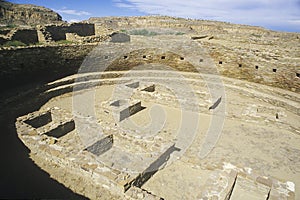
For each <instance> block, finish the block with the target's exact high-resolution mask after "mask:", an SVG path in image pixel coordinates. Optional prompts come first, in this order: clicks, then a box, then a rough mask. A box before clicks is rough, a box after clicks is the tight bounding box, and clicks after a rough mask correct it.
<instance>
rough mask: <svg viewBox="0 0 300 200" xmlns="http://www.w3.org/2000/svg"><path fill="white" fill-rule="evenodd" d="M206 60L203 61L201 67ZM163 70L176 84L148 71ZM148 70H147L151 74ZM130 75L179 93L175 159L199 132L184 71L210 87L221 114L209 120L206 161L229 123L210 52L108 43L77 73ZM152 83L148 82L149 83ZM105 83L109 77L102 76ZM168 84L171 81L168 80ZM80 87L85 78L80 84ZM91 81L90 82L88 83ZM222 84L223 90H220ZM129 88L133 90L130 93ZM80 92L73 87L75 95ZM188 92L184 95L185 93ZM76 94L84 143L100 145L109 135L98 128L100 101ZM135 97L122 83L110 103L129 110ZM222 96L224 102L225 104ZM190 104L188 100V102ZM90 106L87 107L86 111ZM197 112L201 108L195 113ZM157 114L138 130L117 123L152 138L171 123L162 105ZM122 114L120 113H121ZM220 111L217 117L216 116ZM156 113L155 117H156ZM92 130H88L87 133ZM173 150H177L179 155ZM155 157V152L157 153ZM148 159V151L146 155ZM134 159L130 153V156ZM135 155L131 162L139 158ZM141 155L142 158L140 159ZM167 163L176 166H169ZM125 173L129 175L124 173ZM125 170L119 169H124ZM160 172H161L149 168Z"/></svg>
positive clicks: (160, 42) (168, 44)
mask: <svg viewBox="0 0 300 200" xmlns="http://www.w3.org/2000/svg"><path fill="white" fill-rule="evenodd" d="M200 60H201V62H200ZM153 68H154V69H159V70H164V71H168V73H171V72H172V74H173V81H170V80H169V79H164V78H163V77H161V79H159V78H158V77H157V76H152V77H151V76H150V77H149V76H148V73H149V69H153ZM147 69H148V70H147ZM116 70H122V71H126V73H125V74H124V78H125V77H129V79H130V78H132V77H131V74H133V75H134V74H135V71H137V70H142V73H140V76H139V77H138V79H135V83H132V84H138V83H139V81H142V80H143V82H144V84H150V83H154V84H156V85H160V86H161V87H165V88H167V89H168V90H170V91H171V92H172V93H173V94H174V98H175V99H174V100H177V101H178V102H179V104H180V110H181V117H180V118H181V121H180V126H179V129H178V131H177V136H176V137H175V138H174V141H175V142H174V145H173V148H174V149H175V150H176V153H175V154H174V155H176V156H174V157H177V158H178V157H180V156H181V155H183V154H184V153H185V151H186V149H187V148H188V147H189V146H190V145H191V144H192V142H193V140H194V138H195V135H196V134H197V128H198V121H199V119H198V113H199V111H198V110H195V112H188V110H189V104H188V103H187V102H188V101H192V102H194V103H195V105H198V104H199V102H198V99H197V98H196V97H195V93H196V92H197V91H194V89H193V88H191V87H190V85H189V81H188V80H186V77H184V76H182V75H181V72H193V73H195V74H197V75H198V79H203V80H204V82H206V90H207V91H208V92H209V94H210V97H211V101H219V102H218V104H219V105H218V110H217V111H216V110H212V112H213V113H214V114H213V115H212V119H211V121H210V126H209V129H208V130H207V133H206V140H205V142H204V143H203V145H202V148H201V151H200V152H199V157H200V158H204V157H205V156H207V155H208V154H209V152H210V151H211V150H212V149H213V147H214V145H215V144H216V142H217V140H218V138H219V136H220V134H221V132H222V127H223V123H224V118H225V92H224V87H223V83H222V80H221V79H220V78H218V76H217V75H218V72H217V68H216V67H215V65H214V62H213V60H212V59H211V58H210V57H209V55H208V54H207V53H206V51H205V50H204V49H203V48H202V47H201V46H200V45H199V43H197V42H195V41H192V40H187V39H186V40H178V39H172V38H171V39H170V38H169V37H168V38H165V39H163V38H160V39H155V38H152V40H147V41H145V40H144V39H143V38H138V37H136V38H133V39H132V41H131V42H130V43H111V42H107V43H103V44H100V45H99V46H98V47H96V48H95V49H94V50H93V51H92V52H91V53H90V54H89V55H88V57H87V58H86V59H85V61H84V62H83V64H82V65H81V67H80V69H79V71H78V74H79V75H81V74H88V73H91V72H105V71H116ZM202 73H210V74H214V75H215V81H214V82H213V83H212V82H210V81H207V80H206V77H205V76H203V77H201V74H202ZM145 78H147V80H145ZM100 79H104V80H105V77H100ZM166 80H168V81H166ZM75 81H76V82H80V81H81V78H78V79H76V80H75ZM86 81H89V78H87V80H86ZM216 85H218V87H216ZM128 88H129V89H128ZM77 90H78V87H77V86H75V87H74V91H75V92H76V91H77ZM183 91H184V92H183ZM75 92H74V95H73V114H74V119H75V124H76V129H77V131H78V134H79V135H80V138H81V140H82V142H83V144H84V145H85V146H86V147H88V146H91V145H92V144H93V143H94V142H95V141H97V140H98V139H100V138H102V137H103V136H104V133H103V130H102V127H101V126H100V125H99V124H98V123H97V118H96V111H95V104H94V102H95V101H97V99H94V98H95V92H94V91H91V92H89V93H85V95H80V96H78V95H76V93H75ZM133 92H134V87H127V90H126V89H124V83H123V81H121V82H120V83H117V84H116V85H115V90H114V93H113V96H112V99H111V102H112V103H113V102H115V103H116V104H118V105H119V104H120V102H121V101H123V102H122V103H123V104H124V105H122V106H127V107H129V108H130V105H129V104H130V102H129V101H128V99H130V98H131V96H132V94H133ZM222 97H223V101H220V100H221V99H222ZM187 100H188V101H187ZM82 104H86V105H88V106H82ZM197 108H198V107H197V106H196V107H195V109H197ZM155 109H156V112H151V114H150V116H151V122H150V123H149V124H147V125H145V126H144V127H138V126H137V125H136V124H135V123H132V122H131V121H130V118H129V119H127V120H126V121H125V122H126V123H120V122H119V119H118V117H119V116H118V115H115V118H114V119H115V124H118V125H119V127H120V128H121V129H122V130H123V131H124V132H127V133H129V134H130V133H131V134H132V133H133V134H135V132H134V131H130V130H135V129H141V128H142V131H143V132H148V134H150V135H151V136H153V135H155V134H158V133H159V131H160V130H162V128H163V126H164V123H165V122H166V119H165V117H166V116H165V114H164V110H163V108H162V107H160V106H157V107H156V108H155ZM116 112H117V113H119V112H120V111H119V110H118V111H116ZM215 112H218V114H216V113H215ZM155 113H156V114H155ZM86 118H90V123H93V125H92V127H94V128H93V130H91V129H88V126H91V124H86V123H85V120H83V119H86ZM87 129H88V130H89V131H87ZM175 150H174V151H175ZM153 153H155V152H153ZM147 154H148V152H147ZM127 155H130V154H127ZM134 156H135V155H130V156H129V157H134ZM139 156H140V155H139ZM168 163H171V161H169V162H168ZM125 169H126V170H130V169H127V168H125ZM119 170H120V169H119ZM149 170H157V169H155V168H154V169H149Z"/></svg>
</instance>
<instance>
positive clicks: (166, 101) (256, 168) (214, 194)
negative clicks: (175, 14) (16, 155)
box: [0, 16, 300, 200]
mask: <svg viewBox="0 0 300 200" xmlns="http://www.w3.org/2000/svg"><path fill="white" fill-rule="evenodd" d="M145 30H146V31H145ZM133 33H134V34H133ZM153 33H155V34H153ZM274 38H277V39H274ZM15 40H17V41H20V42H22V43H24V44H26V45H25V46H22V47H21V46H19V47H12V46H11V47H5V46H3V47H1V49H0V58H1V59H0V66H1V73H0V80H1V83H2V84H1V87H0V89H1V90H2V91H5V90H6V89H7V87H8V86H10V87H12V88H13V87H15V88H17V87H20V86H22V85H26V84H34V83H38V84H37V86H36V87H34V88H32V89H30V90H28V91H23V90H22V89H20V91H19V90H18V91H17V92H18V94H17V95H15V96H9V98H6V99H5V100H3V101H1V105H2V107H3V108H4V112H7V113H9V110H8V109H12V108H13V109H12V110H16V111H19V112H18V113H22V114H20V115H18V117H17V119H16V121H15V127H16V129H17V134H18V137H19V139H20V140H21V141H22V142H23V143H24V144H25V145H26V146H27V147H28V148H29V149H30V158H31V159H32V160H34V162H35V163H36V164H37V165H38V166H39V167H41V168H42V169H43V170H45V171H47V172H48V173H49V174H50V176H51V177H52V178H54V179H55V180H57V181H59V182H61V183H63V184H64V185H65V186H67V187H68V188H70V189H71V190H72V191H74V192H76V193H79V194H82V195H84V196H86V197H88V198H91V199H101V198H102V199H203V200H204V199H220V200H229V199H230V200H235V199H251V200H254V199H266V200H279V199H288V200H293V199H297V198H299V195H300V193H299V189H298V188H299V185H300V177H299V166H300V150H299V142H300V136H299V129H300V127H299V123H298V122H299V119H300V109H299V108H300V96H299V92H300V78H299V74H300V69H299V62H298V61H299V58H298V57H299V56H298V54H297V51H296V50H297V48H298V46H295V44H297V42H299V34H297V33H279V32H274V31H269V30H265V29H263V28H260V27H251V26H244V25H234V24H228V23H222V22H212V21H203V20H202V21H201V20H187V19H181V18H172V17H162V16H148V17H123V18H117V17H110V18H109V17H106V18H91V19H89V20H88V21H86V22H81V23H74V24H67V23H61V24H58V23H55V24H43V25H38V26H36V27H33V28H13V29H11V30H6V29H5V30H4V29H3V30H1V32H0V43H1V44H5V43H7V42H8V41H15ZM61 41H64V42H65V43H59V42H61ZM34 43H42V45H36V44H34ZM250 44H251V45H250ZM295 49H296V50H295ZM2 58H5V59H2ZM5 95H9V93H5ZM18 99H19V101H21V100H22V102H19V101H18ZM16 102H19V103H16ZM24 113H26V114H24ZM253 127H255V128H253ZM295 188H296V189H295Z"/></svg>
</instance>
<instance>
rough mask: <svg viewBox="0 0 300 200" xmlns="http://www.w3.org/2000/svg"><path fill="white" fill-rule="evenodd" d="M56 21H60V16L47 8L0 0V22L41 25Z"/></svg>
mask: <svg viewBox="0 0 300 200" xmlns="http://www.w3.org/2000/svg"><path fill="white" fill-rule="evenodd" d="M58 22H62V17H61V16H60V15H59V14H58V13H56V12H54V11H52V10H50V9H48V8H45V7H41V6H35V5H30V4H13V3H10V2H7V1H4V0H0V24H14V25H37V24H40V25H41V24H49V23H58Z"/></svg>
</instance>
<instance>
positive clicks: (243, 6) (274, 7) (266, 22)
mask: <svg viewBox="0 0 300 200" xmlns="http://www.w3.org/2000/svg"><path fill="white" fill-rule="evenodd" d="M9 1H10V2H13V3H27V4H35V5H39V6H44V7H47V8H51V9H53V10H55V11H56V12H58V13H59V14H60V15H61V16H62V17H63V19H64V20H66V21H69V22H70V21H79V20H84V19H88V18H89V17H103V16H141V15H150V14H160V15H169V16H176V17H185V18H193V19H208V20H217V21H225V22H231V23H238V24H248V25H256V26H263V27H266V28H268V29H272V30H279V31H291V32H300V0H104V1H102V0H63V1H62V0H9Z"/></svg>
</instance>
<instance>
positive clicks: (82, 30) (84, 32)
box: [45, 23, 95, 41]
mask: <svg viewBox="0 0 300 200" xmlns="http://www.w3.org/2000/svg"><path fill="white" fill-rule="evenodd" d="M45 30H46V31H47V32H49V33H50V34H51V37H52V39H53V40H54V41H59V40H66V33H76V34H77V35H79V36H92V35H95V25H94V24H85V23H76V24H71V25H69V26H57V25H51V26H46V28H45Z"/></svg>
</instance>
